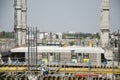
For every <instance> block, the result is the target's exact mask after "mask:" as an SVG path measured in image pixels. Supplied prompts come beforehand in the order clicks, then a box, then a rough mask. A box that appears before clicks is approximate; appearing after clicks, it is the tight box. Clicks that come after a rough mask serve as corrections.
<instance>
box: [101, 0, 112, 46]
mask: <svg viewBox="0 0 120 80" xmlns="http://www.w3.org/2000/svg"><path fill="white" fill-rule="evenodd" d="M101 1H102V2H101V25H100V26H101V28H100V30H101V32H100V39H101V46H102V47H103V48H105V47H107V45H108V42H109V10H110V4H109V0H101Z"/></svg>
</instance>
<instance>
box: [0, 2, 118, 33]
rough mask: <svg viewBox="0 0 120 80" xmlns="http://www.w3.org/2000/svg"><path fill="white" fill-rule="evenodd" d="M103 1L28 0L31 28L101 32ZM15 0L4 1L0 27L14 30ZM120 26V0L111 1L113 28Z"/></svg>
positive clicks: (29, 24)
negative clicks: (101, 7)
mask: <svg viewBox="0 0 120 80" xmlns="http://www.w3.org/2000/svg"><path fill="white" fill-rule="evenodd" d="M100 4H101V0H27V27H38V29H39V30H40V31H42V32H43V31H49V32H67V31H72V32H84V33H86V32H87V33H96V32H99V31H100ZM13 5H14V0H0V29H1V30H5V31H14V6H13ZM118 29H120V0H110V31H111V32H114V31H117V30H118Z"/></svg>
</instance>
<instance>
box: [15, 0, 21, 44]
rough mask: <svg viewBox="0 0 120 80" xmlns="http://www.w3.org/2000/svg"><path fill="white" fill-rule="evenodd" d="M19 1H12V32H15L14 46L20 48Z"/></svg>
mask: <svg viewBox="0 0 120 80" xmlns="http://www.w3.org/2000/svg"><path fill="white" fill-rule="evenodd" d="M21 8H22V7H21V0H14V30H15V40H16V41H15V42H16V46H21V44H22V39H21V36H22V35H21V34H22V31H21V26H22V15H21Z"/></svg>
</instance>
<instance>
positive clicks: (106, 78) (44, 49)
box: [0, 0, 120, 80]
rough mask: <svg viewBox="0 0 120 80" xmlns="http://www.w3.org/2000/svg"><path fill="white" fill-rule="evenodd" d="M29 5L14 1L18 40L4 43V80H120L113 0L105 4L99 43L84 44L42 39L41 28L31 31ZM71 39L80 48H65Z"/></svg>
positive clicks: (0, 72) (0, 68) (0, 62)
mask: <svg viewBox="0 0 120 80" xmlns="http://www.w3.org/2000/svg"><path fill="white" fill-rule="evenodd" d="M26 2H27V0H14V12H15V13H14V23H15V24H14V32H15V38H14V39H10V40H9V39H0V80H120V33H119V30H118V33H117V34H113V35H110V34H109V32H110V29H109V10H110V1H109V0H101V11H100V12H101V25H100V40H99V42H97V41H96V42H93V41H95V40H96V39H94V40H92V41H91V40H90V39H89V40H88V41H85V42H84V43H83V42H82V40H81V38H78V39H76V38H74V37H69V38H67V39H62V38H61V36H62V35H61V34H59V35H58V34H57V38H54V35H56V34H52V33H48V37H46V35H45V33H43V35H44V36H43V38H42V39H40V38H39V36H38V35H39V33H38V29H37V27H27V21H26V16H27V15H26V12H27V4H26ZM109 36H111V38H110V37H109ZM73 38H74V39H73ZM70 39H72V40H73V42H75V41H76V45H73V46H70V45H67V44H65V43H67V42H68V41H70ZM77 42H79V43H81V44H80V45H77Z"/></svg>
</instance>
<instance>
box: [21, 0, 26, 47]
mask: <svg viewBox="0 0 120 80" xmlns="http://www.w3.org/2000/svg"><path fill="white" fill-rule="evenodd" d="M21 1H22V45H25V44H26V30H27V16H26V14H27V13H26V11H27V7H26V6H27V0H21Z"/></svg>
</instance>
